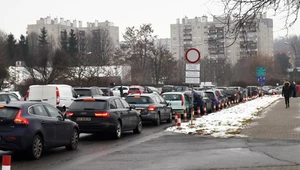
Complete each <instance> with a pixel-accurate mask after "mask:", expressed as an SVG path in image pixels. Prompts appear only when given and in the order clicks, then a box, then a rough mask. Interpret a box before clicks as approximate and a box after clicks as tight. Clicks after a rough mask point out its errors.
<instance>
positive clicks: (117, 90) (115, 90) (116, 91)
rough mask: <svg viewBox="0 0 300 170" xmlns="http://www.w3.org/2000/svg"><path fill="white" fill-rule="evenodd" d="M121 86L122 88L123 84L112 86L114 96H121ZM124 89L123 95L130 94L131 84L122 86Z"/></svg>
mask: <svg viewBox="0 0 300 170" xmlns="http://www.w3.org/2000/svg"><path fill="white" fill-rule="evenodd" d="M120 88H121V86H114V87H113V88H111V90H112V92H113V94H114V96H119V97H121V94H120ZM122 89H123V95H124V96H127V95H128V91H129V86H122Z"/></svg>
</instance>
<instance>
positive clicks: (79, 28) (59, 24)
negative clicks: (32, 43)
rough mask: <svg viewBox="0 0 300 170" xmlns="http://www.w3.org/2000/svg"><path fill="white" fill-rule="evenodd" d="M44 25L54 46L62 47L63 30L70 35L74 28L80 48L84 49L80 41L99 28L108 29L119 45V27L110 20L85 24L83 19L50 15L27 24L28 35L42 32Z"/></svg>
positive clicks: (115, 44) (112, 38)
mask: <svg viewBox="0 0 300 170" xmlns="http://www.w3.org/2000/svg"><path fill="white" fill-rule="evenodd" d="M43 27H45V28H46V30H47V33H48V36H49V37H48V38H49V41H51V43H52V44H53V45H54V47H60V40H61V37H62V36H64V35H63V32H64V31H67V35H69V33H70V31H71V29H73V30H74V31H75V33H76V34H77V38H78V43H79V44H78V45H79V50H80V49H81V50H82V49H83V48H82V44H80V43H81V42H83V40H86V38H87V37H88V36H90V35H93V33H94V32H95V31H96V32H97V31H98V30H106V31H108V34H109V36H110V38H111V41H112V43H113V45H114V46H118V45H119V27H117V26H114V25H113V23H111V22H108V21H105V22H98V21H97V20H96V21H95V22H87V24H86V25H85V26H83V24H82V21H77V20H73V21H70V20H65V19H64V18H60V19H58V18H54V19H51V17H50V16H48V17H46V18H40V19H39V20H37V21H36V24H29V25H27V35H29V34H31V33H36V34H40V32H41V29H42V28H43Z"/></svg>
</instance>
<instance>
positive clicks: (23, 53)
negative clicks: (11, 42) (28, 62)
mask: <svg viewBox="0 0 300 170" xmlns="http://www.w3.org/2000/svg"><path fill="white" fill-rule="evenodd" d="M27 41H28V40H27V37H25V36H24V35H21V36H20V41H19V49H20V59H21V61H24V60H25V58H26V57H27V55H28V42H27Z"/></svg>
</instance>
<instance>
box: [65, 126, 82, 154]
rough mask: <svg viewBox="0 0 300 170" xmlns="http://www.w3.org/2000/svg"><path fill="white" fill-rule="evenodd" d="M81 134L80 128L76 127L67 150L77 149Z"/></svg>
mask: <svg viewBox="0 0 300 170" xmlns="http://www.w3.org/2000/svg"><path fill="white" fill-rule="evenodd" d="M78 140H79V134H78V130H77V129H75V128H74V130H73V133H72V136H71V139H70V143H69V144H68V145H67V146H66V149H67V150H76V149H77V146H78Z"/></svg>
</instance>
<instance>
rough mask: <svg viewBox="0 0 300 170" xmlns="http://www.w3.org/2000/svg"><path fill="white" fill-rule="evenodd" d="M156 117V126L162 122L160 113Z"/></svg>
mask: <svg viewBox="0 0 300 170" xmlns="http://www.w3.org/2000/svg"><path fill="white" fill-rule="evenodd" d="M155 117H156V119H155V121H154V125H155V126H159V125H160V122H161V120H160V114H159V113H157V114H156V116H155Z"/></svg>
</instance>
